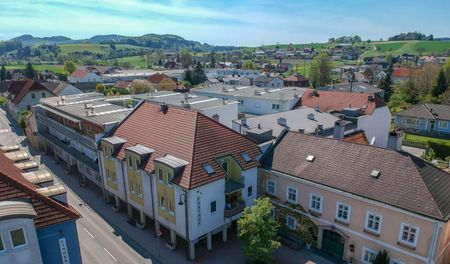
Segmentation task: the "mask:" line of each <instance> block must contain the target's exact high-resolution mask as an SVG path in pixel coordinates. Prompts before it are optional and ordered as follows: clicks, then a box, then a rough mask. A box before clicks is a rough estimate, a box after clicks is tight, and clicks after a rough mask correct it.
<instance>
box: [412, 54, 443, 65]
mask: <svg viewBox="0 0 450 264" xmlns="http://www.w3.org/2000/svg"><path fill="white" fill-rule="evenodd" d="M438 62H439V61H438V59H437V58H436V57H435V56H422V57H420V58H419V59H418V60H417V65H419V66H423V65H425V64H437V63H438Z"/></svg>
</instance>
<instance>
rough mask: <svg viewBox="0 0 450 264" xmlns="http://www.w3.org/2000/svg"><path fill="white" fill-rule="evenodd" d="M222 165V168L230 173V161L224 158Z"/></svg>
mask: <svg viewBox="0 0 450 264" xmlns="http://www.w3.org/2000/svg"><path fill="white" fill-rule="evenodd" d="M220 166H222V169H223V170H224V171H225V172H226V173H228V161H226V160H224V161H222V162H221V164H220Z"/></svg>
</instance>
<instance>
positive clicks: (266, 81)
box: [253, 75, 283, 88]
mask: <svg viewBox="0 0 450 264" xmlns="http://www.w3.org/2000/svg"><path fill="white" fill-rule="evenodd" d="M253 84H254V85H256V86H258V87H263V88H279V87H283V79H282V78H281V77H279V76H267V75H261V76H259V77H257V78H255V79H254V80H253Z"/></svg>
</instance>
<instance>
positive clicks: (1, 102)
mask: <svg viewBox="0 0 450 264" xmlns="http://www.w3.org/2000/svg"><path fill="white" fill-rule="evenodd" d="M5 104H6V97H4V96H0V105H2V106H3V105H5Z"/></svg>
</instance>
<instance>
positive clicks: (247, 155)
mask: <svg viewBox="0 0 450 264" xmlns="http://www.w3.org/2000/svg"><path fill="white" fill-rule="evenodd" d="M241 157H242V158H243V159H244V160H245V162H250V161H251V160H252V157H250V155H249V154H248V153H247V152H242V153H241Z"/></svg>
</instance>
